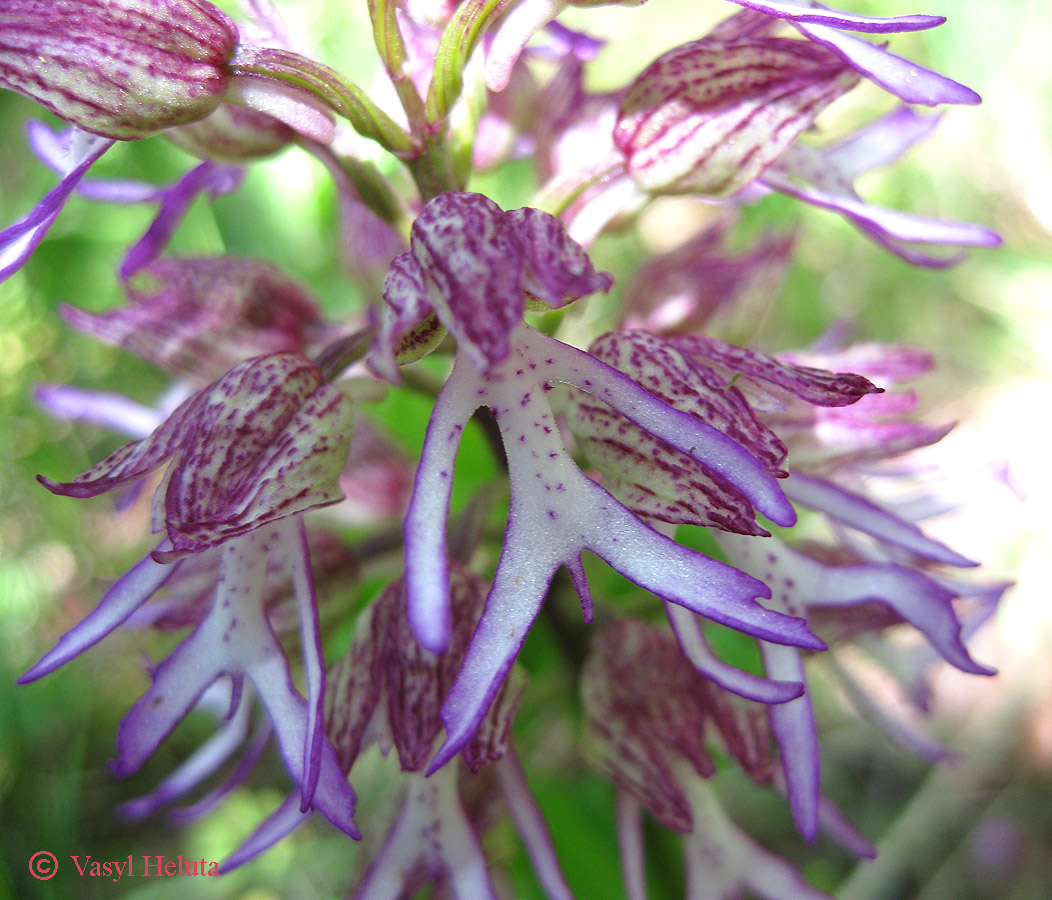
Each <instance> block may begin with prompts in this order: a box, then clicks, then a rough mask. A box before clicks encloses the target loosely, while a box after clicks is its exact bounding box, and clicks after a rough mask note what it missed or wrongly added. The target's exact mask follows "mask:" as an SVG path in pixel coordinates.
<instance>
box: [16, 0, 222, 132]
mask: <svg viewBox="0 0 1052 900" xmlns="http://www.w3.org/2000/svg"><path fill="white" fill-rule="evenodd" d="M237 41H238V32H237V28H236V27H235V25H234V23H233V22H232V21H231V20H230V19H229V18H227V16H226V15H225V14H224V13H222V12H221V11H220V10H218V9H216V7H214V6H212V4H211V3H208V2H206V0H77V2H71V0H6V2H5V3H4V5H3V9H2V10H0V85H2V86H4V87H8V88H10V89H11V90H15V91H18V92H19V93H21V94H25V95H26V96H28V97H31V98H32V99H34V100H36V101H37V102H39V103H41V104H42V105H43V106H45V107H47V108H48V109H49V110H51V112H53V113H55V115H57V116H58V117H59V118H62V119H65V120H66V121H68V122H72V123H73V124H74V125H78V126H79V127H81V128H83V129H85V130H86V131H90V132H93V133H95V134H101V135H104V136H105V137H111V138H118V139H122V140H132V139H136V138H143V137H147V136H149V135H150V134H153V133H154V132H157V131H160V130H162V129H164V128H171V127H172V126H175V125H184V124H186V123H188V122H194V121H196V120H198V119H202V118H204V117H205V116H207V115H208V114H209V113H211V112H212V111H213V110H214V109H215V108H216V107H217V106H218V105H219V102H220V98H221V97H222V95H223V93H224V91H225V90H226V85H227V75H226V73H225V72H224V70H223V67H224V65H225V64H226V62H227V61H228V60H229V59H230V57H231V55H232V54H233V52H234V48H235V46H236V45H237Z"/></svg>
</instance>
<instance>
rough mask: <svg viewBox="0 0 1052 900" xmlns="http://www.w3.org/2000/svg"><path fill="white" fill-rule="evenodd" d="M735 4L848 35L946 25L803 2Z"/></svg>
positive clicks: (748, 0) (933, 19) (934, 19)
mask: <svg viewBox="0 0 1052 900" xmlns="http://www.w3.org/2000/svg"><path fill="white" fill-rule="evenodd" d="M731 2H732V3H737V4H738V5H739V6H744V7H747V8H748V9H755V10H757V11H758V12H762V13H766V14H767V15H770V16H776V17H777V18H779V19H785V20H786V21H789V22H813V23H815V24H819V25H829V26H832V27H833V28H843V29H844V30H846V31H861V32H868V33H872V34H885V33H893V32H902V31H923V30H924V29H927V28H934V27H935V26H937V25H942V23H943V22H945V21H946V17H945V16H925V15H912V16H889V17H887V18H878V17H876V16H860V15H858V14H856V13H848V12H841V11H840V10H837V9H828V8H827V7H824V6H815V5H813V4H811V3H807V2H799V0H731Z"/></svg>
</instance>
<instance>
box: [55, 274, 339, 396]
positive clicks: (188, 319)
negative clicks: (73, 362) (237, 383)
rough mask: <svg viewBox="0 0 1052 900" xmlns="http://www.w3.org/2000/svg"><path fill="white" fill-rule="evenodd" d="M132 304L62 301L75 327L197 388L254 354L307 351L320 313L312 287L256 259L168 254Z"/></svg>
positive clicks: (134, 292) (134, 291) (133, 291)
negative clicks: (101, 306) (102, 307)
mask: <svg viewBox="0 0 1052 900" xmlns="http://www.w3.org/2000/svg"><path fill="white" fill-rule="evenodd" d="M147 274H148V276H149V283H148V286H146V287H137V286H136V287H130V288H128V295H129V298H130V299H131V301H132V302H131V303H129V304H127V305H125V306H120V307H118V308H116V309H113V310H110V311H108V312H104V313H90V312H86V311H85V310H81V309H78V308H76V307H73V306H68V305H63V306H62V307H61V311H62V314H63V316H64V317H65V319H66V321H68V322H69V323H70V324H71V325H73V327H74V328H77V329H79V330H80V331H83V332H85V333H86V334H90V335H91V336H92V337H94V338H97V339H98V340H100V341H103V342H105V343H108V344H113V345H116V346H119V347H123V348H125V349H126V350H128V352H130V353H133V354H135V355H136V356H139V357H140V358H142V359H145V360H148V361H149V362H152V363H154V364H155V365H157V366H159V367H161V368H163V369H165V370H166V371H168V372H170V373H172V374H174V375H177V376H179V377H180V378H181V379H184V380H185V381H186V382H188V383H190V384H194V385H202V384H207V383H209V382H212V381H215V380H217V379H219V378H221V377H222V376H223V375H224V374H226V372H228V371H229V370H230V369H232V368H233V367H234V366H236V365H237V364H238V363H240V362H243V361H244V360H246V359H250V358H251V357H254V356H262V355H267V354H273V353H284V352H303V351H304V350H305V347H306V343H307V334H308V332H309V331H310V330H311V328H312V326H316V325H317V323H318V322H319V320H320V318H321V313H320V311H319V309H318V306H317V304H316V303H315V301H314V298H313V296H312V295H311V292H310V291H309V290H308V289H307V288H306V287H305V286H304V285H302V284H301V283H300V282H298V281H297V280H295V279H294V278H291V277H290V276H289V275H287V274H285V273H284V272H282V271H281V270H280V269H278V268H277V267H275V266H272V265H270V264H269V263H266V262H264V261H263V260H258V259H252V258H235V257H229V256H218V257H165V258H163V259H161V260H158V261H157V262H155V263H153V264H152V265H150V266H149V268H148V269H147Z"/></svg>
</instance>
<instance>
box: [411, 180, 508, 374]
mask: <svg viewBox="0 0 1052 900" xmlns="http://www.w3.org/2000/svg"><path fill="white" fill-rule="evenodd" d="M411 245H412V252H413V254H414V255H415V256H416V258H417V260H419V262H420V265H421V266H422V267H423V269H424V271H425V272H426V273H427V276H428V278H429V279H430V280H431V282H432V283H433V284H434V287H435V290H433V291H431V292H430V299H431V305H432V306H433V307H434V308H435V311H436V312H437V313H438V317H439V319H440V320H441V321H442V323H443V324H444V325H445V326H446V327H447V328H448V329H449V330H450V331H451V332H452V334H453V335H454V337H456V339H457V341H458V343H459V344H460V345H462V346H463V347H464V348H465V349H466V351H467V352H468V355H469V358H470V359H471V362H472V364H473V365H474V366H475V367H476V368H477V369H479V370H480V371H485V370H487V369H488V368H490V366H492V365H493V364H495V363H498V362H500V361H501V360H503V359H504V358H505V357H507V355H508V353H509V350H510V345H509V343H508V336H509V335H510V334H511V332H512V330H513V329H514V328H515V327H516V326H517V325H518V324H519V322H520V321H521V319H522V313H523V310H524V308H525V295H524V293H523V266H524V254H523V249H522V246H521V243H520V242H519V239H518V236H517V234H516V230H515V228H514V227H513V225H512V223H511V221H510V220H509V219H508V215H507V213H505V212H504V210H502V209H501V208H500V207H499V206H497V204H496V203H494V202H493V201H492V200H490V199H489V198H487V197H484V196H482V195H481V194H470V193H464V192H451V193H446V194H439V196H437V197H436V198H435V199H434V200H432V201H431V202H430V203H428V204H427V206H425V207H424V209H423V211H422V212H421V213H420V215H419V216H418V217H417V220H416V221H415V222H414V223H413V229H412V237H411Z"/></svg>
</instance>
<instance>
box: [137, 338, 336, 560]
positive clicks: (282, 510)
mask: <svg viewBox="0 0 1052 900" xmlns="http://www.w3.org/2000/svg"><path fill="white" fill-rule="evenodd" d="M196 396H198V397H200V398H201V400H200V409H199V412H198V413H197V415H196V417H195V421H194V423H193V426H192V428H190V430H189V431H188V433H186V434H185V436H184V437H183V440H182V446H181V448H180V450H181V453H180V454H179V457H178V458H177V459H176V460H175V461H174V462H173V464H172V466H171V468H170V469H169V471H168V473H167V477H166V482H165V483H164V484H163V485H162V488H161V489H158V492H157V494H156V498H155V501H154V527H155V528H157V529H158V530H159V529H160V528H161V527H166V528H167V529H168V534H169V536H170V537H171V539H172V543H173V545H174V547H175V550H174V551H173V553H188V552H198V551H200V550H203V549H206V548H207V547H210V546H214V545H215V544H217V543H221V542H222V541H224V540H227V539H229V538H230V537H233V536H236V535H239V534H244V533H245V532H246V531H250V530H252V529H254V528H258V527H260V526H261V525H263V524H265V523H267V522H271V521H275V520H277V519H281V518H285V517H287V516H291V515H295V514H298V513H302V512H305V511H307V510H308V509H314V508H316V507H319V506H325V505H329V504H332V503H336V502H338V501H339V500H340V499H341V498H342V497H343V493H342V491H341V490H340V486H339V475H340V472H341V470H342V469H343V465H344V462H345V461H346V459H347V453H348V449H349V446H350V440H351V433H352V431H353V422H354V416H353V410H352V408H351V402H350V400H348V399H347V397H346V395H344V393H343V392H342V391H341V390H339V388H336V387H334V386H332V385H330V384H328V383H326V382H325V380H324V378H323V376H322V374H321V372H320V371H319V370H318V369H317V368H316V367H315V366H314V365H313V364H312V363H310V362H308V361H307V360H305V359H303V358H302V357H300V356H298V355H295V354H276V355H273V356H265V357H258V358H257V359H254V360H247V361H246V362H244V363H242V364H240V365H238V366H235V367H234V368H233V369H231V370H230V372H228V373H227V374H226V375H225V376H223V378H221V379H220V380H219V381H217V382H216V383H215V384H214V385H213V386H212V387H211V388H210V389H205V390H204V391H202V392H200V393H199V394H198V395H196ZM118 452H119V451H118Z"/></svg>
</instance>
